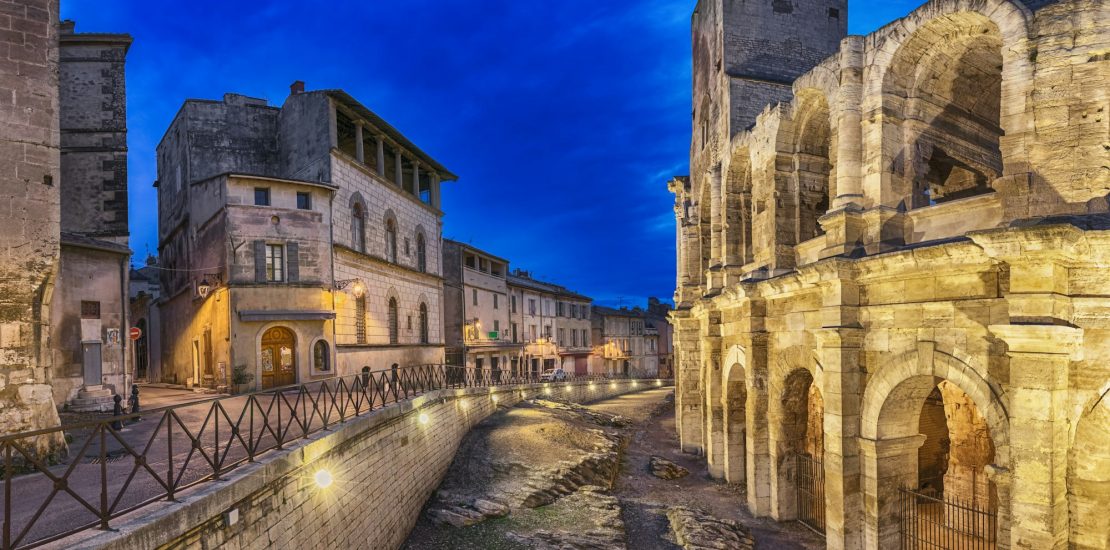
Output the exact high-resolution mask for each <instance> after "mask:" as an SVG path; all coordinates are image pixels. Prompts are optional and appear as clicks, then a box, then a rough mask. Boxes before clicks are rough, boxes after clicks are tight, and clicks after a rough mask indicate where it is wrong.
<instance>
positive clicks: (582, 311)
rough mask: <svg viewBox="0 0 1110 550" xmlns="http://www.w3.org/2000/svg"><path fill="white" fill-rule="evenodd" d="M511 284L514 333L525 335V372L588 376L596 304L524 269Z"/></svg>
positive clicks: (511, 276) (515, 271)
mask: <svg viewBox="0 0 1110 550" xmlns="http://www.w3.org/2000/svg"><path fill="white" fill-rule="evenodd" d="M508 284H509V311H510V315H511V316H512V320H511V321H510V330H512V327H514V326H515V327H518V329H517V330H518V332H519V334H521V335H522V336H520V338H521V340H522V341H523V342H524V344H525V346H524V357H523V364H524V368H527V369H528V370H530V371H531V372H532V373H535V374H538V373H542V372H544V371H548V370H552V369H556V368H562V369H563V370H564V371H565V372H566V373H567V374H586V373H587V372H588V370H589V358H590V353H591V352H592V350H591V347H590V307H591V306H590V304H591V303H592V300H591V299H590V298H589V297H588V296H583V295H581V294H578V293H577V292H573V291H571V290H569V289H567V288H566V287H563V286H560V285H557V284H553V283H548V282H544V281H540V280H538V279H536V278H535V277H533V276H532V274H531V273H529V272H527V271H522V270H520V269H517V270H514V271H513V272H512V273H511V274H510V275H509V278H508Z"/></svg>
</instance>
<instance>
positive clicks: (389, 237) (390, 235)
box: [385, 218, 397, 263]
mask: <svg viewBox="0 0 1110 550" xmlns="http://www.w3.org/2000/svg"><path fill="white" fill-rule="evenodd" d="M385 259H387V260H389V261H391V262H393V263H397V222H395V221H393V218H389V219H387V220H385Z"/></svg>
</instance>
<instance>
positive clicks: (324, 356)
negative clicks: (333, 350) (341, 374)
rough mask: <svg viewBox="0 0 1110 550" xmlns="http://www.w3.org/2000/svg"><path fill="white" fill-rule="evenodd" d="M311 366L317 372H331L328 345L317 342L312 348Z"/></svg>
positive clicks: (320, 341)
mask: <svg viewBox="0 0 1110 550" xmlns="http://www.w3.org/2000/svg"><path fill="white" fill-rule="evenodd" d="M312 366H313V367H316V370H319V371H328V370H331V354H330V353H328V343H327V342H325V341H323V340H318V341H317V342H316V344H315V345H313V346H312Z"/></svg>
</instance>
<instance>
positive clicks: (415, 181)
mask: <svg viewBox="0 0 1110 550" xmlns="http://www.w3.org/2000/svg"><path fill="white" fill-rule="evenodd" d="M412 196H414V197H417V198H420V163H418V162H416V161H415V160H414V161H412Z"/></svg>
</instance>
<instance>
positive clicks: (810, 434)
mask: <svg viewBox="0 0 1110 550" xmlns="http://www.w3.org/2000/svg"><path fill="white" fill-rule="evenodd" d="M779 406H780V407H781V408H780V409H779V411H780V414H781V416H780V418H781V423H780V428H779V430H778V433H776V434H775V439H776V441H775V442H774V443H775V445H774V447H775V457H774V459H775V465H776V468H777V472H776V474H775V481H776V484H777V499H778V502H777V505H778V515H777V518H778V519H779V520H790V519H796V520H798V521H799V522H801V523H802V524H803V525H805V526H806V527H808V528H810V529H812V530H813V531H815V532H817V533H819V534H824V532H825V470H824V462H823V460H824V455H825V443H824V441H825V432H824V429H825V427H824V416H825V401H824V398H823V397H822V395H821V390H820V388H818V387H817V385H816V384H814V380H813V375H811V374H810V373H809V371H808V370H806V369H798V370H795V371H793V372H791V373H790V374H789V375H787V377H786V379H785V380H784V381H783V385H782V393H781V394H780V396H779Z"/></svg>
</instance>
